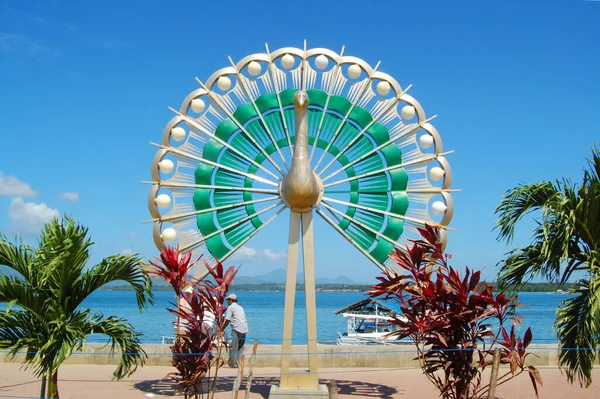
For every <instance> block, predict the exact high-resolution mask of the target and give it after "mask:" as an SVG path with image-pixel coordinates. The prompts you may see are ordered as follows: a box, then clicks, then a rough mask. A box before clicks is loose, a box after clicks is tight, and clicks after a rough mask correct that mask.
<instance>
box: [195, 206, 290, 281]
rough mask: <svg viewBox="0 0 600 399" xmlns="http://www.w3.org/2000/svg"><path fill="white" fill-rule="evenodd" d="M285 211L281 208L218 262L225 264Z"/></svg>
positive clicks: (283, 207) (284, 208) (284, 207)
mask: <svg viewBox="0 0 600 399" xmlns="http://www.w3.org/2000/svg"><path fill="white" fill-rule="evenodd" d="M286 209H287V207H286V206H282V207H281V209H279V210H278V211H277V212H276V213H275V214H274V215H273V216H271V217H270V218H269V219H267V220H266V221H265V222H264V223H263V224H262V226H260V227H259V228H257V229H256V230H254V231H253V232H251V233H250V234H248V237H246V238H244V239H243V240H242V241H241V242H240V243H239V244H238V245H236V246H235V247H233V248H232V249H231V251H229V252H227V253H226V254H225V255H223V257H222V258H221V259H219V261H220V262H225V261H226V260H227V259H228V258H229V257H230V256H231V255H233V254H234V253H235V251H237V250H238V249H240V248H241V247H242V246H243V245H244V244H245V243H247V242H248V241H249V240H250V239H251V238H252V237H254V236H255V235H256V234H258V232H259V231H261V230H262V229H264V228H265V227H266V226H267V225H268V224H269V223H271V222H272V221H273V220H275V218H276V217H277V216H279V215H281V212H283V211H284V210H286ZM207 274H208V272H206V273H205V274H204V275H203V276H201V277H199V279H202V278H204V277H205V276H206V275H207Z"/></svg>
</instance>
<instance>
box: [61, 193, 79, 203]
mask: <svg viewBox="0 0 600 399" xmlns="http://www.w3.org/2000/svg"><path fill="white" fill-rule="evenodd" d="M59 198H60V199H64V200H67V201H73V202H75V201H77V200H79V194H77V193H76V192H73V191H65V192H64V193H62V194H61V195H60V196H59Z"/></svg>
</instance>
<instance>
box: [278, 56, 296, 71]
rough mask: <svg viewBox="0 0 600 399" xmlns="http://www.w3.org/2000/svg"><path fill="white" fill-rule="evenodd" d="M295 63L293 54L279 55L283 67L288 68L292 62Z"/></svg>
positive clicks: (291, 65) (292, 64)
mask: <svg viewBox="0 0 600 399" xmlns="http://www.w3.org/2000/svg"><path fill="white" fill-rule="evenodd" d="M295 63H296V60H295V59H294V57H293V56H291V55H289V54H286V55H284V56H283V57H281V65H283V67H284V68H286V69H290V68H291V67H293V66H294V64H295Z"/></svg>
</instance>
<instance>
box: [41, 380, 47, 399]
mask: <svg viewBox="0 0 600 399" xmlns="http://www.w3.org/2000/svg"><path fill="white" fill-rule="evenodd" d="M45 397H46V374H42V388H41V389H40V399H44V398H45Z"/></svg>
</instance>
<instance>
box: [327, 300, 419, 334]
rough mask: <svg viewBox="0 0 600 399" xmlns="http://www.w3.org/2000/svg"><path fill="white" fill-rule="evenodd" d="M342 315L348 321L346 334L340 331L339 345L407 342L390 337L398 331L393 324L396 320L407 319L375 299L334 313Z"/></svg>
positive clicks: (354, 304)
mask: <svg viewBox="0 0 600 399" xmlns="http://www.w3.org/2000/svg"><path fill="white" fill-rule="evenodd" d="M334 313H335V314H341V315H342V316H343V317H345V318H346V319H347V321H348V330H347V331H346V332H345V333H340V332H339V331H338V334H339V337H338V338H337V340H336V344H337V345H369V344H399V343H406V342H407V341H404V340H398V339H397V337H395V336H392V337H390V336H389V334H390V333H391V332H394V331H396V326H395V325H394V323H393V322H392V321H393V320H394V318H399V319H404V320H406V318H405V317H404V316H402V315H399V314H398V313H397V312H396V311H395V310H393V309H391V308H389V307H387V306H385V305H382V304H381V303H379V302H377V301H375V300H373V299H363V300H362V301H359V302H356V303H353V304H352V305H349V306H347V307H345V308H344V309H341V310H338V311H336V312H334Z"/></svg>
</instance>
